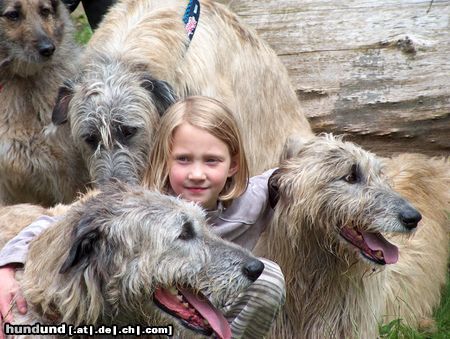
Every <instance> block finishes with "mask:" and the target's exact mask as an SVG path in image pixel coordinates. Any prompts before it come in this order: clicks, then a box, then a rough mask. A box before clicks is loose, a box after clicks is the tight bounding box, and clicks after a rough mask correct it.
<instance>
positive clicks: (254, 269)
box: [242, 259, 264, 281]
mask: <svg viewBox="0 0 450 339" xmlns="http://www.w3.org/2000/svg"><path fill="white" fill-rule="evenodd" d="M263 270H264V264H263V262H262V261H260V260H258V259H252V260H250V261H249V262H247V263H245V265H244V267H242V273H244V275H245V276H246V277H247V278H249V279H250V280H251V281H255V280H256V279H258V278H259V276H260V275H261V273H262V271H263Z"/></svg>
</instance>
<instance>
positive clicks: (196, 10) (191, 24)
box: [183, 0, 200, 41]
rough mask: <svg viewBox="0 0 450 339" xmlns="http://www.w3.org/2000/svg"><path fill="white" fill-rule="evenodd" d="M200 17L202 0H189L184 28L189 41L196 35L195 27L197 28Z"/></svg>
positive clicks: (184, 18)
mask: <svg viewBox="0 0 450 339" xmlns="http://www.w3.org/2000/svg"><path fill="white" fill-rule="evenodd" d="M199 17H200V2H199V1H198V0H189V3H188V5H187V7H186V12H184V15H183V22H184V28H185V29H186V34H187V36H188V38H189V41H190V40H192V37H193V36H194V32H195V29H196V28H197V24H198V19H199Z"/></svg>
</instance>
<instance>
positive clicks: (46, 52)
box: [37, 39, 55, 57]
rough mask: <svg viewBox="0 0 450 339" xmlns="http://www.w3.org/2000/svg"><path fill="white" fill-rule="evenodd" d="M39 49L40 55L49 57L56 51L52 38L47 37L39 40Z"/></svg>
mask: <svg viewBox="0 0 450 339" xmlns="http://www.w3.org/2000/svg"><path fill="white" fill-rule="evenodd" d="M37 49H38V51H39V54H40V55H42V56H45V57H49V56H52V55H53V53H54V52H55V45H54V44H53V42H51V41H50V40H48V39H45V40H42V41H40V42H39V44H38V46H37Z"/></svg>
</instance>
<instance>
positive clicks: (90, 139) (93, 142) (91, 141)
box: [83, 134, 100, 150]
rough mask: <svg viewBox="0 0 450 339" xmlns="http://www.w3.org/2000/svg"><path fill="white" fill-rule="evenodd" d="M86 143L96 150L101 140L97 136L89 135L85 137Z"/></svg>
mask: <svg viewBox="0 0 450 339" xmlns="http://www.w3.org/2000/svg"><path fill="white" fill-rule="evenodd" d="M83 139H84V141H85V142H86V143H87V144H88V145H89V146H90V147H91V148H92V149H94V150H95V149H96V148H97V146H98V143H99V142H100V139H99V137H98V136H97V135H95V134H88V135H85V136H84V137H83Z"/></svg>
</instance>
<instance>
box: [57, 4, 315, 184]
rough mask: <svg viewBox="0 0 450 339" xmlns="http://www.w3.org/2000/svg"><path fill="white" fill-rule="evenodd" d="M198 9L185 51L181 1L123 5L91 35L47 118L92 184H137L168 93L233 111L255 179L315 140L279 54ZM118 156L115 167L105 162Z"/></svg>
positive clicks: (225, 13)
mask: <svg viewBox="0 0 450 339" xmlns="http://www.w3.org/2000/svg"><path fill="white" fill-rule="evenodd" d="M200 8H201V14H200V19H199V22H198V27H197V29H196V32H195V36H194V37H193V39H192V41H190V42H189V39H188V37H187V35H186V30H185V27H184V24H183V21H182V17H183V14H184V12H185V10H186V3H184V2H182V1H171V0H122V1H119V2H117V4H116V5H114V6H113V7H112V8H111V9H110V11H109V12H108V14H107V15H106V16H105V18H104V19H103V21H102V23H101V24H100V26H99V27H98V29H97V30H96V31H95V33H94V35H93V36H92V38H91V40H90V41H89V44H88V46H87V48H86V51H85V54H84V56H83V61H82V64H83V68H82V72H81V74H80V75H79V76H78V77H76V78H75V79H72V81H70V82H68V83H67V84H66V85H67V86H66V87H65V88H63V89H62V90H61V92H60V94H61V95H60V100H59V104H58V106H57V108H56V109H55V112H54V115H53V118H54V119H53V121H54V122H55V124H57V125H60V124H63V123H65V122H67V123H68V124H69V125H70V129H71V131H72V133H71V134H72V137H73V139H74V143H75V144H76V145H78V147H79V148H80V150H81V152H82V154H83V158H84V159H85V161H86V162H87V163H88V167H89V171H90V174H91V178H92V179H93V180H95V181H97V182H103V181H107V180H108V175H109V174H108V173H111V172H114V173H116V175H117V177H118V178H119V179H121V180H126V181H130V180H131V181H139V180H140V179H141V177H142V174H143V173H142V172H143V170H144V167H145V166H144V165H145V163H146V162H147V158H148V154H149V151H150V149H151V146H152V139H153V135H154V132H155V130H156V129H157V128H158V126H157V122H158V117H159V115H160V114H162V113H163V112H164V110H165V108H166V107H167V106H168V105H169V104H171V103H172V102H173V101H174V100H175V95H174V93H175V94H176V95H177V96H178V97H185V96H188V95H205V96H209V97H213V98H215V99H218V100H220V101H222V102H224V103H225V104H226V105H227V106H228V107H230V109H231V110H232V111H233V113H234V114H235V116H236V120H237V122H238V124H239V126H240V128H241V129H242V131H243V138H244V139H243V140H244V146H245V148H246V150H247V154H248V156H249V163H250V172H251V174H258V173H261V172H262V171H263V170H264V169H268V168H270V167H273V166H275V165H276V163H277V162H278V159H279V155H280V153H281V149H282V147H283V144H284V139H285V137H287V136H289V135H291V134H296V135H300V136H301V137H304V138H305V139H306V138H308V137H311V136H312V135H313V134H312V132H311V129H310V126H309V124H308V122H307V120H306V118H305V116H304V115H303V112H302V110H301V107H300V103H299V101H298V99H297V96H296V94H295V91H294V90H293V88H292V86H291V83H290V81H289V77H288V74H287V71H286V68H285V67H284V65H283V64H282V63H281V61H280V60H279V59H278V57H277V56H276V54H275V52H274V51H273V50H272V49H271V48H270V47H269V46H268V45H267V44H266V43H265V42H264V41H263V40H262V39H260V38H259V37H258V36H257V34H256V32H255V31H254V30H253V29H251V28H250V27H248V26H246V25H244V24H243V23H242V22H240V21H239V19H238V17H237V16H236V15H235V14H234V13H232V12H231V11H230V10H229V9H228V8H227V7H226V6H223V5H222V4H219V3H217V2H214V1H210V0H201V1H200ZM218 42H220V43H218ZM172 88H173V89H172ZM267 126H270V128H267ZM119 149H122V151H121V156H120V157H116V156H112V155H111V154H114V153H116V152H117V150H119ZM262 149H264V150H265V151H264V152H261V150H262ZM99 150H100V151H101V152H99ZM103 151H105V152H103ZM108 153H109V154H110V156H107V154H108ZM126 156H128V157H129V160H126V159H125V157H126ZM111 160H113V161H112V162H111ZM121 161H124V163H122V164H125V163H128V164H130V165H131V164H132V163H134V164H135V166H134V167H129V168H127V167H126V166H122V165H120V164H119V162H121ZM102 163H103V164H102ZM117 166H118V167H120V168H121V170H116V169H115V167H117ZM99 168H102V169H103V170H102V171H99ZM133 173H134V176H133V175H132V174H133Z"/></svg>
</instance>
